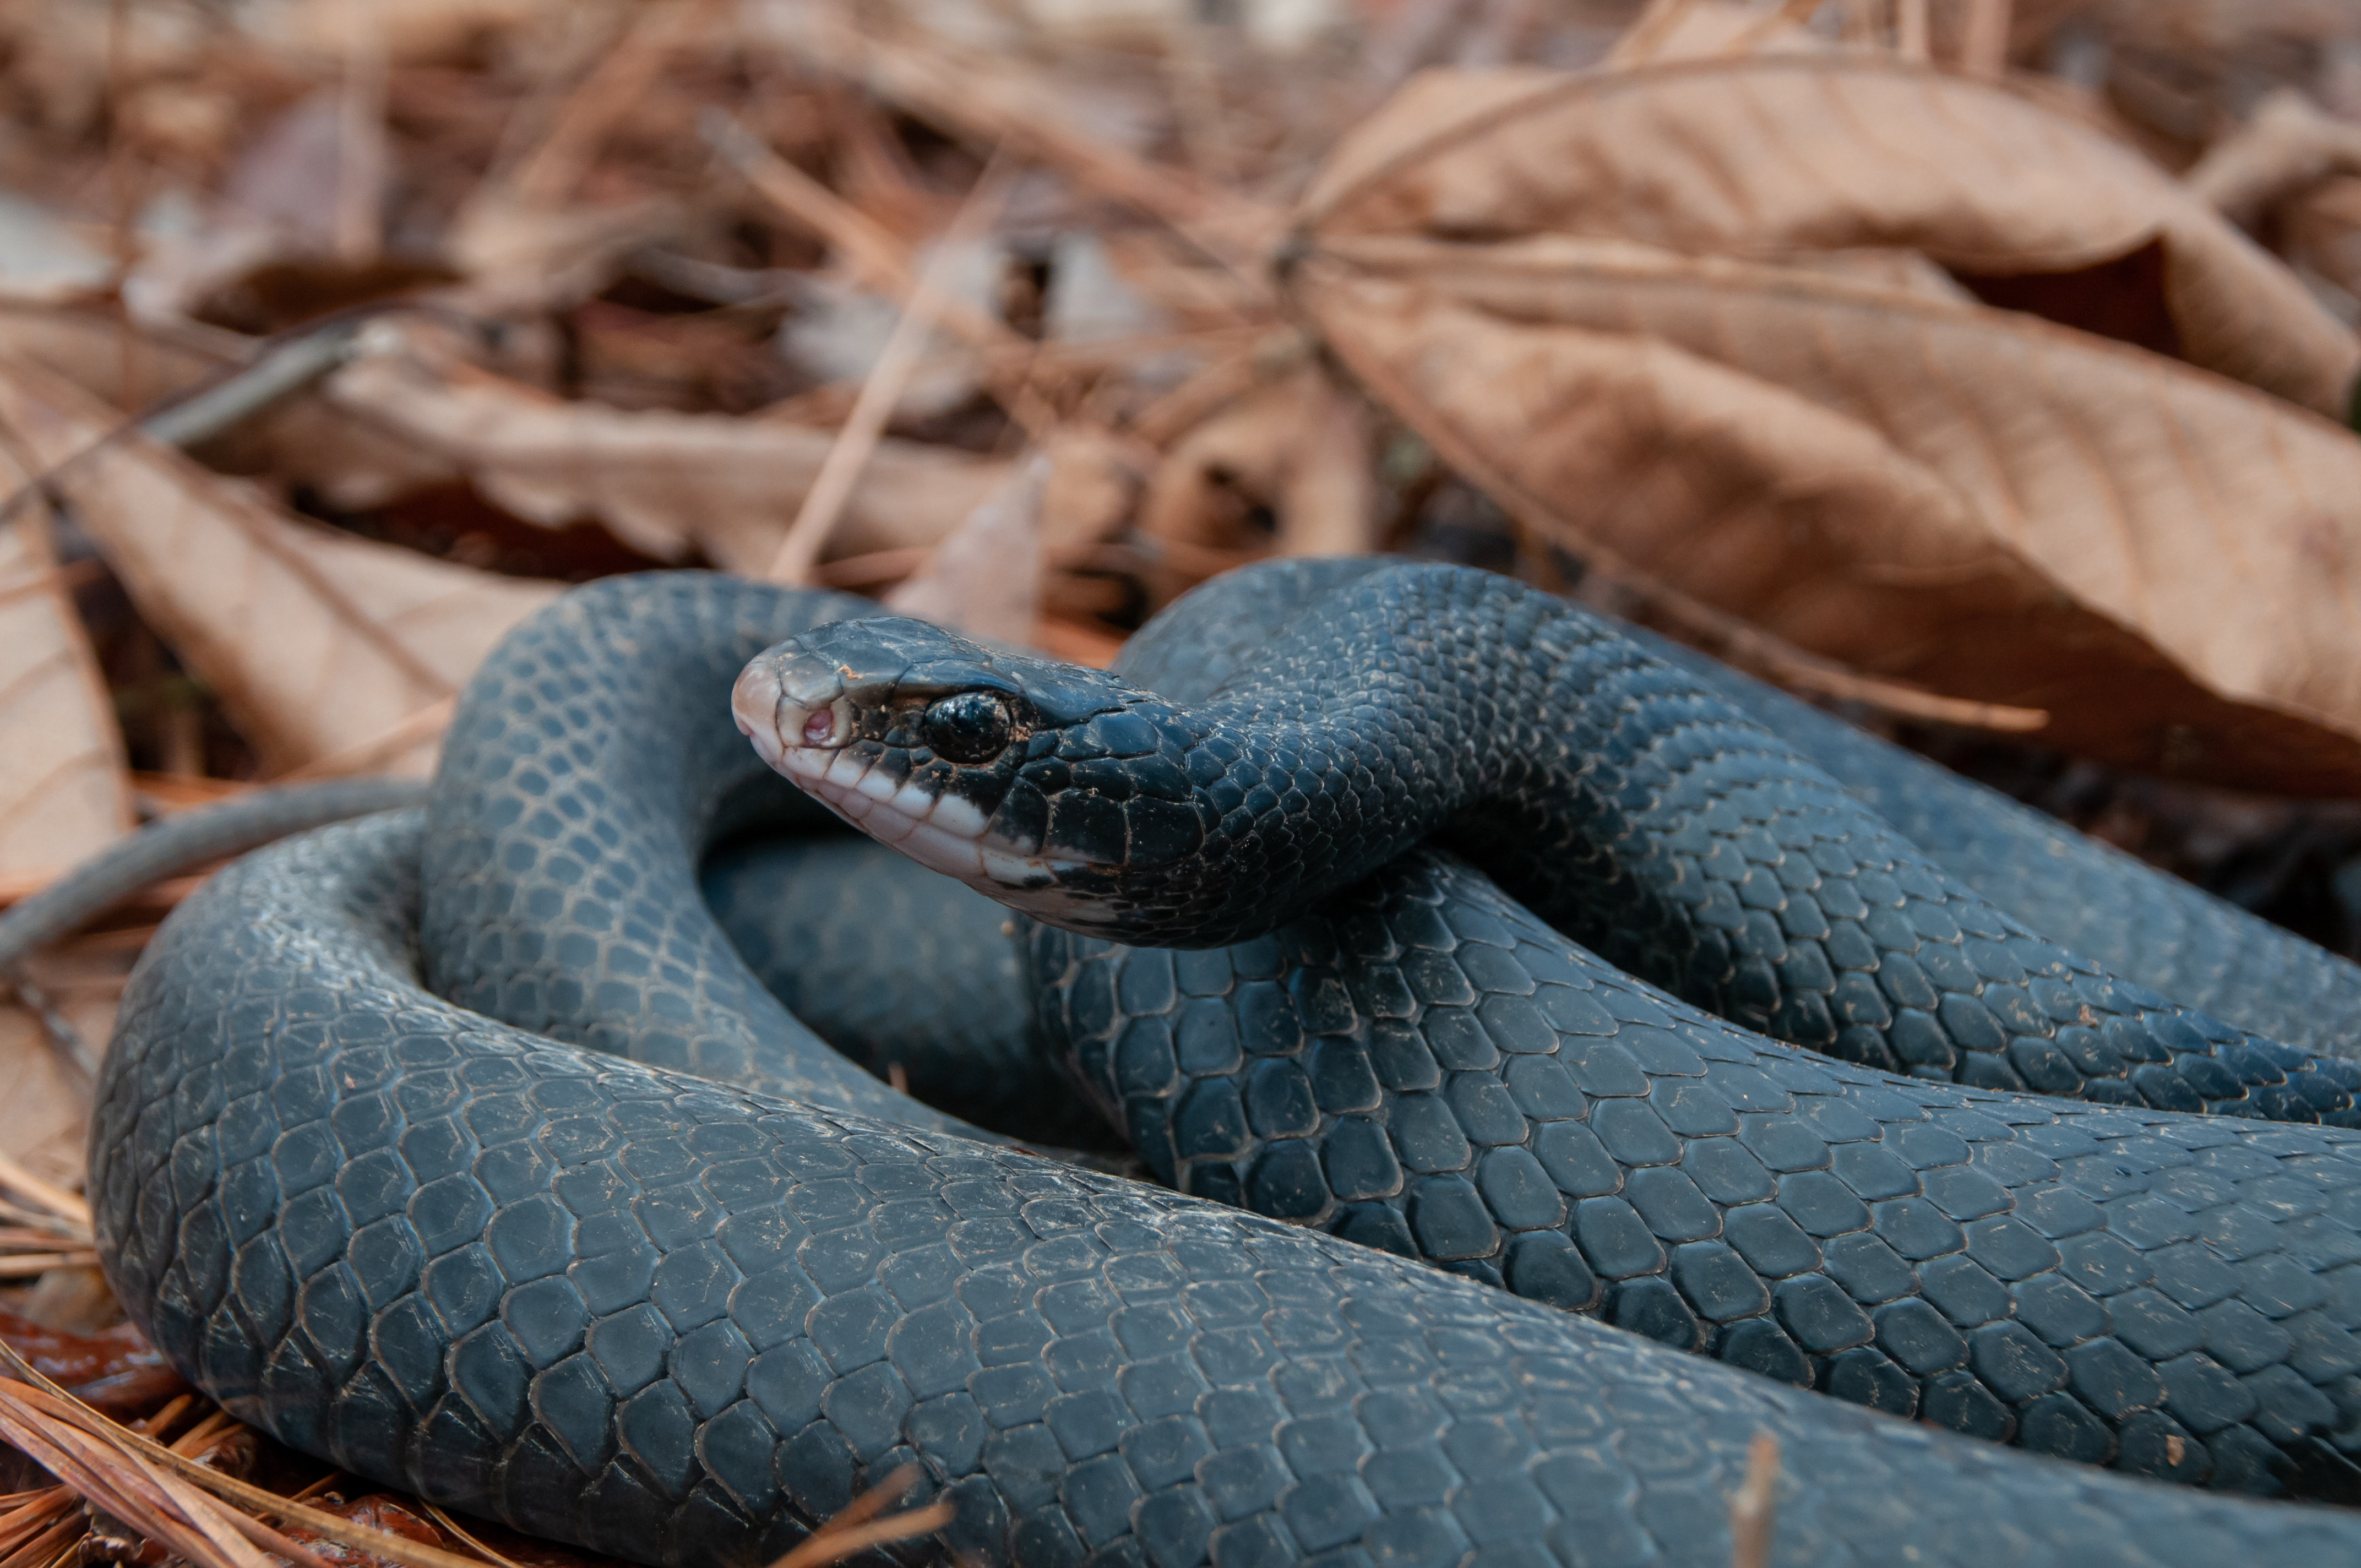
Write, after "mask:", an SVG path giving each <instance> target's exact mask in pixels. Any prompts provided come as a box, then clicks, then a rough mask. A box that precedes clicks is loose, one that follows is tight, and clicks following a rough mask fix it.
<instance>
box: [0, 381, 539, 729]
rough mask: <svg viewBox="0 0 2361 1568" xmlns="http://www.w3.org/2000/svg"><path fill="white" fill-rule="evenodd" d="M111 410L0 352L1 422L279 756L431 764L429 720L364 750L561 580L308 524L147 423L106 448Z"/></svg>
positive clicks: (138, 595) (141, 601) (445, 685)
mask: <svg viewBox="0 0 2361 1568" xmlns="http://www.w3.org/2000/svg"><path fill="white" fill-rule="evenodd" d="M114 425H115V419H114V417H113V416H112V414H110V413H109V411H107V410H105V409H104V407H102V406H100V405H99V404H97V403H95V402H94V401H93V400H92V399H91V398H90V397H89V396H88V395H87V394H85V393H82V391H80V390H79V389H76V388H74V387H73V386H72V385H71V384H70V383H68V382H66V381H64V380H62V379H60V378H57V377H55V376H51V375H49V374H48V373H47V372H44V371H41V370H38V369H36V368H34V367H31V366H28V365H25V364H22V363H16V364H7V363H5V362H0V431H5V433H7V435H8V438H9V439H10V441H11V442H12V443H13V444H14V445H15V447H16V450H17V451H18V452H19V454H20V455H21V460H23V461H26V462H27V463H30V464H33V465H37V466H40V467H42V468H45V469H48V470H50V471H51V486H52V488H53V489H54V490H55V491H56V492H57V493H58V494H59V495H60V496H61V497H62V498H63V499H65V500H66V502H67V503H68V504H70V505H71V506H72V508H73V509H74V514H75V516H76V518H77V519H78V520H79V521H81V523H82V527H83V528H84V529H85V530H87V531H88V532H89V533H90V535H91V536H92V538H93V539H94V540H96V541H97V542H98V545H99V548H100V549H101V550H102V551H103V552H104V554H105V555H106V558H107V562H108V564H109V565H111V566H113V567H114V569H115V576H117V577H118V578H120V579H121V580H122V582H123V585H124V587H126V589H127V590H128V591H129V592H130V594H131V597H132V600H133V602H134V603H135V604H137V606H138V608H139V611H140V614H141V616H142V617H143V618H144V619H145V620H147V621H148V624H149V625H151V626H153V627H154V628H155V629H156V630H158V632H159V633H160V634H161V635H162V636H163V637H164V638H165V640H166V641H169V642H170V644H171V646H172V648H173V651H174V652H177V653H179V654H180V656H181V659H182V660H184V661H185V662H186V663H188V664H189V665H190V666H191V667H192V668H193V669H195V670H196V671H197V672H199V673H200V674H203V676H204V678H205V679H206V680H207V681H208V682H210V683H211V684H212V685H213V686H214V689H215V690H216V691H217V692H218V693H219V695H220V696H221V699H222V702H223V705H224V706H225V707H226V708H227V709H228V710H229V712H230V714H231V716H232V717H233V718H234V719H235V720H236V722H237V724H238V726H239V729H241V731H242V732H243V733H244V734H245V735H246V737H247V740H250V741H252V742H253V744H254V745H255V747H256V749H257V750H258V751H259V752H260V753H261V754H262V757H263V760H264V765H265V767H266V768H267V769H269V770H270V771H273V772H278V771H282V770H285V769H289V768H293V767H298V766H302V765H303V764H306V763H316V762H321V761H322V760H324V759H328V758H338V757H344V758H351V759H353V760H354V765H355V766H357V767H396V768H401V769H405V770H411V771H423V770H424V769H425V767H426V766H427V765H428V764H429V763H430V762H431V761H432V758H433V754H434V745H433V740H432V732H431V730H430V731H429V732H428V733H427V734H426V735H425V736H424V737H423V738H421V739H417V740H412V743H410V744H407V745H404V746H402V747H401V748H400V750H398V751H394V752H392V753H390V754H388V755H384V756H374V755H371V754H369V751H368V749H369V748H370V747H371V746H372V745H373V744H374V743H376V742H378V741H379V740H381V739H382V738H384V737H386V736H388V735H389V734H397V735H401V734H407V733H409V732H408V731H403V730H401V729H399V728H398V727H400V726H401V725H402V724H403V723H404V721H405V720H412V721H413V722H414V721H415V718H416V716H418V715H420V714H421V713H422V712H423V711H425V710H429V709H433V708H435V707H438V705H441V704H444V703H446V702H447V701H448V700H449V699H450V697H451V696H452V695H453V694H454V693H455V692H456V691H457V689H458V687H459V685H460V684H461V683H462V682H464V681H465V680H466V678H467V674H469V672H471V671H472V670H473V669H474V668H475V667H476V664H477V663H478V661H479V660H480V659H481V658H482V657H483V655H484V654H485V653H486V652H489V649H490V647H491V645H492V643H493V642H495V641H498V640H499V638H500V634H501V633H502V632H504V631H506V630H508V628H509V627H511V625H513V624H515V623H516V622H517V621H518V620H521V619H522V618H523V617H524V616H525V615H527V614H529V613H530V612H531V611H532V610H533V609H535V608H536V607H538V606H539V605H541V604H542V603H544V602H545V601H546V600H547V599H548V598H550V597H551V596H552V595H553V594H554V593H555V591H556V587H555V585H554V584H547V583H535V582H526V581H522V580H519V579H515V578H509V577H498V576H492V575H491V574H489V573H487V572H478V571H474V570H472V569H470V568H467V567H465V566H458V565H452V564H450V563H448V562H445V561H437V560H434V559H432V558H430V557H428V556H424V555H421V554H417V553H415V552H413V551H408V550H402V549H399V548H396V547H393V546H390V545H382V544H376V543H369V542H368V541H366V540H359V539H353V538H350V537H347V536H344V535H339V534H335V533H331V532H328V531H326V530H324V529H318V528H313V527H310V526H307V525H305V524H303V523H301V522H299V521H296V520H295V519H293V518H291V517H289V516H287V515H286V514H285V513H283V512H280V511H279V510H276V509H274V508H272V507H270V506H269V505H268V504H266V503H264V502H263V501H261V500H259V499H257V498H256V497H254V496H253V495H252V494H251V493H249V492H248V491H247V490H245V489H244V488H241V487H238V486H237V485H236V484H235V483H233V482H229V481H224V480H221V479H218V478H216V477H214V476H213V475H211V474H208V473H206V472H205V471H204V470H203V469H201V468H199V467H197V466H195V465H194V464H192V463H190V462H188V461H187V460H186V459H184V458H182V457H181V456H180V455H178V454H176V453H173V452H170V451H169V450H167V449H165V448H162V447H159V446H157V445H156V444H153V443H150V442H148V441H147V440H145V439H144V438H141V437H139V436H137V435H126V436H122V437H118V438H117V439H115V440H114V441H111V442H108V443H106V444H104V445H103V446H102V445H98V443H99V441H100V439H101V438H102V437H104V436H105V435H106V434H107V433H108V432H109V431H110V430H111V429H112V428H113V427H114ZM70 458H78V459H79V460H78V461H74V462H71V463H69V462H68V459H70Z"/></svg>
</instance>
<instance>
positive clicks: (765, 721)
mask: <svg viewBox="0 0 2361 1568" xmlns="http://www.w3.org/2000/svg"><path fill="white" fill-rule="evenodd" d="M803 663H805V662H801V661H795V660H785V659H781V658H779V657H777V656H776V651H775V650H774V652H771V653H765V654H763V655H762V656H761V657H759V658H757V659H755V660H754V661H753V662H752V663H749V664H748V665H747V666H746V667H745V669H743V670H741V672H739V675H738V680H737V684H736V685H733V686H731V687H730V714H731V716H732V717H733V718H736V720H737V721H738V732H739V733H740V734H741V735H743V736H745V737H746V739H747V740H751V741H752V742H753V746H754V751H755V752H756V754H758V755H759V756H761V758H762V759H763V762H765V763H766V764H768V765H769V766H770V767H771V768H772V769H774V771H776V772H779V773H786V774H788V775H789V776H791V777H792V776H795V775H796V774H799V773H807V772H813V773H816V772H824V771H826V769H827V766H828V759H827V758H826V757H825V756H815V755H814V753H816V752H827V751H836V750H838V749H840V748H841V747H842V746H843V745H844V744H845V743H846V742H847V741H848V740H851V739H852V731H853V725H852V715H851V711H850V704H849V703H848V702H847V700H846V698H845V695H844V682H843V680H842V678H841V676H840V674H839V673H838V672H836V671H834V670H823V669H812V668H808V667H799V666H800V665H802V664H803ZM799 764H800V765H799Z"/></svg>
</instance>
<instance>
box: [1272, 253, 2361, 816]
mask: <svg viewBox="0 0 2361 1568" xmlns="http://www.w3.org/2000/svg"><path fill="white" fill-rule="evenodd" d="M1296 288H1297V295H1298V299H1299V302H1300V303H1301V304H1302V305H1303V306H1304V307H1305V308H1306V309H1307V310H1308V311H1309V312H1310V313H1311V314H1312V316H1313V318H1314V319H1315V320H1316V321H1317V322H1318V323H1319V324H1320V325H1321V326H1322V327H1323V329H1324V330H1325V332H1326V333H1327V334H1328V339H1329V342H1330V345H1331V346H1332V347H1333V348H1334V351H1335V352H1336V353H1337V355H1338V356H1340V357H1341V358H1342V359H1343V360H1344V362H1345V364H1346V365H1347V366H1348V367H1350V368H1351V369H1352V371H1353V372H1354V373H1355V374H1356V376H1358V377H1359V378H1362V380H1363V381H1364V382H1365V384H1366V385H1367V386H1368V387H1369V389H1371V390H1372V391H1373V392H1374V393H1375V394H1376V395H1377V396H1378V398H1379V399H1380V400H1382V401H1384V402H1385V403H1387V404H1388V405H1389V407H1390V408H1391V409H1392V410H1393V411H1395V412H1396V413H1397V414H1399V415H1400V416H1401V417H1402V418H1404V419H1405V420H1407V421H1409V422H1411V424H1413V425H1414V426H1416V427H1417V428H1418V429H1419V431H1420V432H1421V433H1422V434H1423V435H1425V436H1426V437H1427V439H1428V440H1429V441H1431V442H1432V443H1433V444H1434V445H1435V447H1436V449H1437V450H1438V451H1439V452H1441V453H1442V454H1443V455H1444V457H1445V459H1446V461H1448V462H1450V463H1451V464H1452V465H1453V466H1455V467H1458V468H1459V469H1460V470H1461V471H1462V472H1465V473H1466V474H1467V475H1469V476H1470V477H1473V478H1475V479H1476V480H1477V482H1478V483H1479V484H1481V485H1483V486H1484V487H1485V488H1487V489H1488V490H1489V491H1490V492H1491V493H1492V494H1493V495H1494V497H1495V499H1499V500H1500V501H1501V502H1502V503H1503V504H1504V505H1506V506H1508V507H1509V508H1510V510H1511V511H1512V512H1514V513H1516V514H1518V515H1520V516H1521V517H1522V518H1523V519H1525V520H1526V521H1528V522H1530V523H1532V524H1533V525H1535V526H1540V527H1543V528H1545V529H1549V530H1553V531H1555V532H1558V533H1559V534H1561V536H1563V537H1565V538H1566V540H1567V542H1568V543H1570V544H1571V545H1573V546H1574V547H1575V548H1576V549H1578V550H1588V551H1594V552H1604V553H1605V554H1606V556H1607V558H1608V559H1609V561H1620V562H1621V563H1623V564H1625V565H1628V566H1629V567H1631V568H1632V569H1634V570H1636V571H1637V572H1639V573H1642V574H1644V575H1646V576H1649V577H1652V578H1653V579H1655V580H1657V581H1660V582H1663V583H1665V584H1669V585H1670V586H1671V587H1674V588H1675V589H1677V590H1679V591H1681V592H1683V593H1685V594H1687V595H1690V596H1693V597H1694V598H1696V599H1697V600H1698V601H1701V602H1702V603H1704V604H1706V605H1708V606H1710V607H1713V608H1714V609H1719V610H1721V611H1726V612H1730V613H1734V614H1737V615H1741V616H1743V617H1745V618H1747V619H1749V620H1753V621H1755V622H1756V623H1757V624H1759V625H1761V626H1762V627H1763V628H1764V629H1765V630H1769V631H1770V632H1772V633H1773V635H1775V636H1777V637H1780V638H1782V639H1784V640H1785V641H1789V642H1791V643H1793V644H1795V645H1796V646H1798V647H1801V648H1805V649H1807V650H1810V651H1812V652H1817V653H1820V654H1824V655H1826V656H1828V657H1830V658H1834V659H1837V660H1840V661H1842V662H1844V663H1849V664H1851V665H1854V666H1857V667H1859V668H1861V669H1865V670H1868V671H1871V672H1873V673H1875V674H1881V675H1885V676H1890V677H1895V678H1899V679H1904V680H1907V681H1913V682H1918V683H1923V684H1924V685H1928V686H1931V687H1933V688H1935V689H1936V690H1938V691H1941V692H1945V693H1949V694H1952V695H1954V696H1962V697H1968V698H1972V699H1976V700H1981V701H1986V702H1995V703H2003V704H2008V705H2012V706H2017V707H2031V708H2045V709H2048V710H2049V711H2050V712H2051V714H2052V715H2053V716H2054V718H2053V722H2052V725H2051V727H2050V729H2049V730H2048V732H2047V734H2046V735H2045V740H2049V741H2052V742H2054V743H2057V744H2059V745H2061V746H2065V747H2069V748H2071V749H2076V750H2080V751H2086V752H2089V753H2091V754H2093V755H2097V756H2101V757H2104V758H2107V759H2109V760H2112V761H2115V762H2123V763H2125V764H2127V765H2130V766H2135V767H2139V768H2145V769H2155V770H2160V771H2166V772H2180V773H2189V774H2193V775H2201V776H2204V777H2208V778H2212V779H2215V780H2220V781H2224V782H2245V783H2248V784H2258V785H2262V786H2265V787H2271V788H2276V789H2281V790H2286V791H2290V792H2304V791H2317V792H2322V793H2334V794H2350V793H2352V792H2353V791H2354V789H2355V788H2356V785H2361V664H2356V663H2355V661H2354V660H2353V659H2352V658H2351V657H2350V656H2349V652H2348V651H2349V649H2350V648H2351V646H2352V640H2353V637H2354V634H2355V630H2356V624H2361V444H2356V441H2355V440H2354V438H2353V436H2352V435H2351V434H2350V433H2347V432H2345V431H2344V430H2342V429H2340V428H2337V427H2335V426H2333V425H2331V424H2329V423H2328V422H2325V421H2323V420H2320V419H2318V418H2316V417H2314V416H2312V415H2310V414H2307V413H2304V412H2302V411H2299V410H2295V409H2293V408H2290V407H2289V406H2288V405H2287V404H2285V403H2281V402H2278V401H2275V400H2270V399H2268V398H2265V397H2262V396H2259V395H2257V393H2255V392H2253V391H2252V390H2250V389H2246V388H2241V387H2238V386H2236V385H2235V384H2233V383H2230V382H2226V381H2224V380H2222V379H2220V378H2215V377H2211V376H2207V375H2204V374H2202V373H2201V372H2197V371H2192V370H2190V369H2187V368H2185V367H2180V366H2178V365H2176V364H2174V363H2172V362H2171V361H2169V360H2166V359H2162V358H2160V357H2158V356H2153V355H2148V354H2145V353H2142V352H2140V351H2138V350H2135V349H2129V348H2125V347H2123V346H2121V345H2114V344H2109V343H2106V342H2103V341H2102V340H2099V339H2095V338H2092V337H2090V336H2087V335H2085V334H2079V333H2073V332H2070V331H2066V330H2064V329H2061V328H2058V327H2055V326H2051V325H2049V324H2048V323H2042V322H2038V321H2035V320H2032V319H2030V318H2027V317H2024V316H2019V315H2010V314H2004V313H1998V312H1993V311H1989V310H1984V309H1982V308H1979V307H1972V306H1969V307H1960V306H1949V305H1944V304H1942V303H1939V302H1933V301H1929V300H1927V299H1925V298H1922V297H1918V296H1914V295H1907V294H1901V293H1895V292H1890V291H1881V290H1875V289H1869V288H1863V287H1861V286H1858V285H1851V284H1847V283H1842V282H1839V281H1836V280H1830V279H1828V278H1825V277H1820V276H1815V275H1812V274H1808V273H1801V272H1796V271H1794V270H1791V269H1777V268H1769V267H1759V266H1750V265H1748V264H1745V263H1740V262H1721V261H1698V260H1692V259H1689V258H1682V257H1677V256H1673V255H1670V254H1667V253H1664V252H1661V251H1650V250H1647V249H1645V248H1643V247H1634V246H1626V245H1614V244H1599V243H1595V242H1593V243H1585V242H1576V241H1565V240H1551V241H1537V242H1532V243H1529V244H1525V245H1517V246H1498V247H1485V248H1482V249H1477V248H1475V247H1446V246H1436V245H1432V244H1427V243H1423V242H1419V241H1403V240H1362V241H1356V242H1354V243H1353V244H1352V245H1350V246H1339V247H1335V248H1334V250H1332V251H1331V252H1330V253H1329V254H1328V255H1326V256H1323V257H1322V258H1316V259H1314V260H1312V261H1310V262H1307V263H1305V264H1304V265H1303V266H1302V267H1301V268H1300V269H1299V270H1298V273H1297V280H1296Z"/></svg>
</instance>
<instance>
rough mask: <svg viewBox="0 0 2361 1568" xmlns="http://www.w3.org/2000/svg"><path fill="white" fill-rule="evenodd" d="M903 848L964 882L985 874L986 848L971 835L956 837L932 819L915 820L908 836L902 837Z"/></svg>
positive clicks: (934, 867)
mask: <svg viewBox="0 0 2361 1568" xmlns="http://www.w3.org/2000/svg"><path fill="white" fill-rule="evenodd" d="M900 849H901V850H902V852H903V853H904V854H906V855H907V856H909V857H910V858H911V859H912V860H914V861H917V862H918V863H919V864H920V865H922V866H926V867H928V869H930V870H933V871H939V872H943V873H944V874H946V875H948V876H955V877H958V878H959V879H961V881H962V882H973V881H974V880H976V879H977V878H978V877H981V876H982V875H983V850H979V849H977V848H976V844H975V840H974V839H955V838H953V837H951V835H950V834H949V833H946V832H944V831H943V830H942V829H941V828H937V827H935V826H934V825H933V824H932V823H929V822H914V823H912V824H911V825H910V832H909V836H908V837H907V838H906V839H903V840H902V841H901V844H900Z"/></svg>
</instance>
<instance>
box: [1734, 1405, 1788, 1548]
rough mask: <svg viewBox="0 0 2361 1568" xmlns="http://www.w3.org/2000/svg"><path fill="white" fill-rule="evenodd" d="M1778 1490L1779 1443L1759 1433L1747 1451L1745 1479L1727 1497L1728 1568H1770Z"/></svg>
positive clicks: (1770, 1436)
mask: <svg viewBox="0 0 2361 1568" xmlns="http://www.w3.org/2000/svg"><path fill="white" fill-rule="evenodd" d="M1778 1486H1779V1440H1778V1439H1777V1438H1775V1437H1773V1436H1772V1435H1771V1434H1770V1433H1769V1432H1767V1431H1758V1432H1756V1433H1755V1434H1754V1442H1753V1444H1752V1446H1751V1447H1750V1448H1748V1450H1747V1451H1746V1479H1745V1481H1744V1482H1743V1483H1741V1485H1740V1486H1739V1488H1738V1490H1737V1491H1735V1492H1733V1493H1731V1494H1730V1568H1770V1563H1771V1527H1772V1524H1773V1522H1774V1521H1775V1519H1776V1518H1777V1515H1778V1508H1779V1499H1778V1497H1777V1491H1778Z"/></svg>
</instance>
